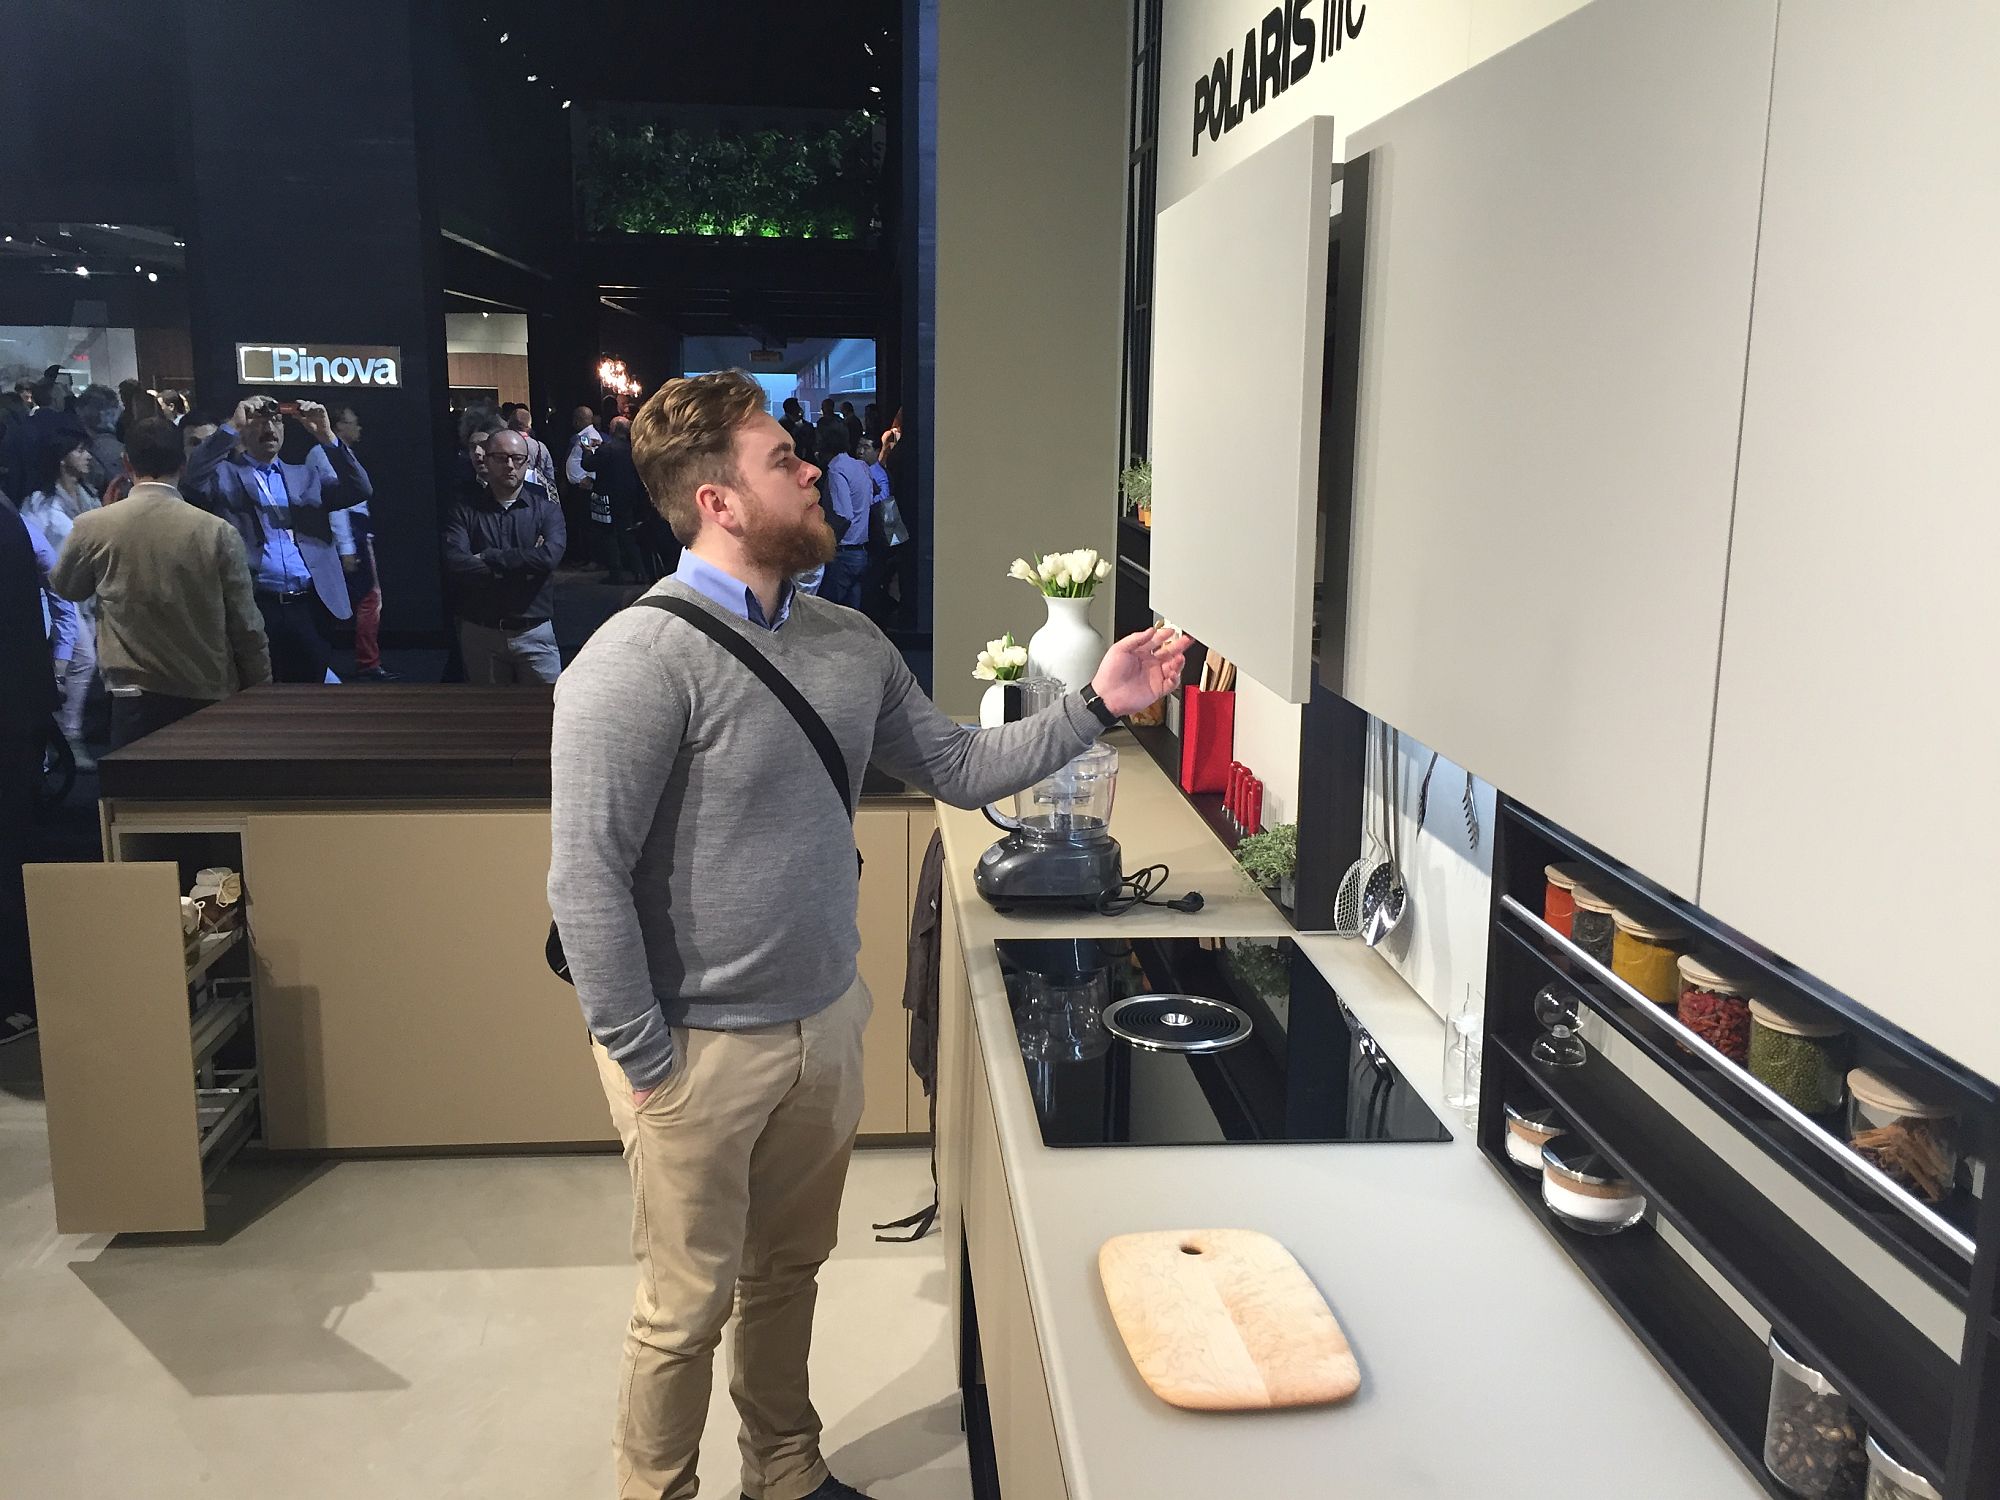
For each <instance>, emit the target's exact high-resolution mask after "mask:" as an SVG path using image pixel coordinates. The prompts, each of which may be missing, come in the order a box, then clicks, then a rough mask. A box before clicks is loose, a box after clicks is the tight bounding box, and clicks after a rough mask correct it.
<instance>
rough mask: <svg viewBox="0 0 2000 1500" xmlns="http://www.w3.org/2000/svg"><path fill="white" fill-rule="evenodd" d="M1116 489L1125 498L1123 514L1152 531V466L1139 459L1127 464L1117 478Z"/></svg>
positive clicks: (1148, 460) (1146, 461)
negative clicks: (1133, 518)
mask: <svg viewBox="0 0 2000 1500" xmlns="http://www.w3.org/2000/svg"><path fill="white" fill-rule="evenodd" d="M1118 488H1119V490H1120V492H1121V493H1123V495H1124V496H1125V514H1126V515H1128V516H1132V517H1135V518H1136V519H1137V520H1138V522H1139V524H1140V525H1141V526H1143V527H1145V528H1146V529H1147V530H1148V531H1151V530H1152V529H1153V464H1152V461H1151V460H1150V459H1144V458H1142V459H1139V460H1138V461H1137V462H1136V463H1131V464H1127V465H1126V466H1125V470H1124V472H1123V473H1121V474H1120V475H1119V476H1118Z"/></svg>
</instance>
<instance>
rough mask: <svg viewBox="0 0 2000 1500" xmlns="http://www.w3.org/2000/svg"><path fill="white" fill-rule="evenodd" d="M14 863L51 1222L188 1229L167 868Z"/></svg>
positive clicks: (182, 975)
mask: <svg viewBox="0 0 2000 1500" xmlns="http://www.w3.org/2000/svg"><path fill="white" fill-rule="evenodd" d="M22 873H23V875H24V877H25V879H26V882H27V887H28V925H29V930H30V933H31V934H32V941H33V944H34V959H35V997H36V1002H37V1009H38V1012H39V1015H40V1019H41V1049H42V1082H43V1088H44V1090H45V1092H46V1096H47V1099H48V1120H49V1169H50V1172H51V1174H52V1176H53V1178H54V1181H55V1199H56V1227H57V1228H58V1229H60V1230H61V1231H62V1232H63V1233H65V1234H90V1233H112V1232H118V1231H137V1230H177V1229H200V1228H201V1227H202V1225H203V1222H204V1213H203V1209H202V1185H201V1152H200V1143H199V1137H198V1135H197V1130H196V1125H195V1111H194V1059H193V1051H192V1048H191V1047H190V1044H189V1041H188V1007H187V969H186V966H185V962H184V960H183V958H182V950H181V927H180V894H181V890H180V872H179V870H178V869H177V868H176V867H175V866H174V865H172V864H123V865H94V864H93V865H84V864H77V865H28V866H27V867H26V868H25V869H24V870H23V872H22ZM107 935H109V938H110V940H107Z"/></svg>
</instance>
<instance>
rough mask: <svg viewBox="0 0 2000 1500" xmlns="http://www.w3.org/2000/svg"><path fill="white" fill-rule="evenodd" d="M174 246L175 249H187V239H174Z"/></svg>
mask: <svg viewBox="0 0 2000 1500" xmlns="http://www.w3.org/2000/svg"><path fill="white" fill-rule="evenodd" d="M174 248H175V249H176V250H185V249H187V241H186V240H175V241H174Z"/></svg>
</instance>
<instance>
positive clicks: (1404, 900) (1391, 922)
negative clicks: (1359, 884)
mask: <svg viewBox="0 0 2000 1500" xmlns="http://www.w3.org/2000/svg"><path fill="white" fill-rule="evenodd" d="M1382 798H1383V808H1382V812H1383V821H1384V823H1385V825H1386V826H1387V828H1388V830H1389V858H1388V860H1387V862H1386V863H1384V864H1379V865H1377V866H1376V867H1375V868H1374V869H1373V870H1371V871H1369V873H1368V884H1367V885H1366V886H1365V887H1364V888H1363V890H1362V892H1361V940H1362V941H1363V942H1365V943H1367V944H1368V946H1369V947H1371V948H1379V947H1381V945H1382V942H1383V940H1384V939H1385V938H1387V937H1388V936H1389V934H1390V933H1392V932H1394V931H1395V930H1396V929H1397V928H1398V927H1400V926H1402V925H1403V917H1404V914H1405V913H1406V912H1408V910H1409V907H1410V893H1409V888H1408V886H1407V885H1406V884H1405V883H1404V880H1403V861H1402V845H1403V838H1402V832H1401V830H1400V829H1399V828H1398V827H1397V826H1396V825H1397V823H1398V821H1399V820H1400V819H1401V817H1402V812H1403V734H1402V731H1401V730H1398V729H1392V730H1390V731H1389V740H1388V744H1387V745H1386V746H1385V748H1384V759H1383V763H1382Z"/></svg>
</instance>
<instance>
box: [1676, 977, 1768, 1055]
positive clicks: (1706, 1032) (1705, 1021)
mask: <svg viewBox="0 0 2000 1500" xmlns="http://www.w3.org/2000/svg"><path fill="white" fill-rule="evenodd" d="M1675 967H1676V968H1677V969H1678V970H1679V971H1680V978H1681V992H1680V998H1679V1001H1678V1004H1677V1007H1676V1009H1677V1012H1678V1014H1679V1016H1680V1018H1681V1025H1683V1026H1685V1027H1687V1029H1688V1030H1689V1031H1692V1032H1693V1033H1694V1034H1695V1035H1696V1036H1698V1037H1700V1038H1701V1039H1702V1040H1703V1041H1704V1042H1707V1043H1708V1045H1709V1046H1711V1047H1713V1048H1714V1049H1715V1050H1716V1051H1717V1052H1720V1053H1721V1054H1722V1055H1723V1056H1724V1057H1726V1058H1728V1059H1729V1060H1730V1061H1731V1062H1733V1063H1739V1064H1740V1063H1747V1062H1748V1061H1749V1060H1750V997H1749V994H1748V991H1747V987H1746V986H1744V985H1742V984H1739V983H1737V982H1736V981H1735V980H1733V979H1726V978H1724V977H1723V976H1722V975H1720V974H1718V973H1716V972H1715V970H1713V969H1711V968H1710V967H1709V966H1708V965H1707V964H1705V963H1703V962H1702V961H1701V960H1700V959H1698V958H1695V957H1693V956H1692V955H1691V954H1686V953H1683V954H1682V955H1681V957H1680V961H1679V962H1678V963H1677V964H1676V965H1675Z"/></svg>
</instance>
